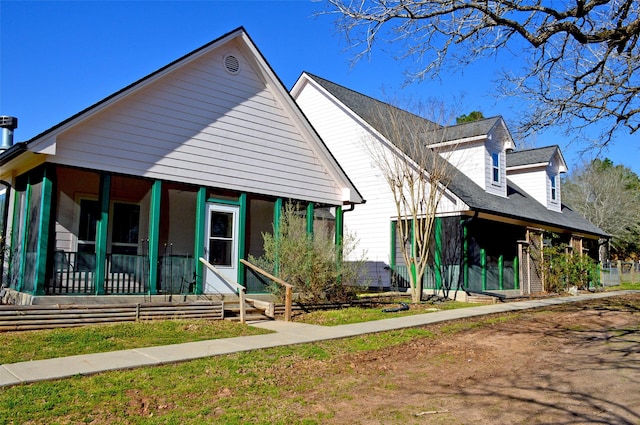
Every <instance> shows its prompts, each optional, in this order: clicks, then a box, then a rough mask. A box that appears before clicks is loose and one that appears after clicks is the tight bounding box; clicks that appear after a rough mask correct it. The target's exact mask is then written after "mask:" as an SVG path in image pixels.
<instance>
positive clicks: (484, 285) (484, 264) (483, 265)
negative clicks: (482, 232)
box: [480, 248, 487, 291]
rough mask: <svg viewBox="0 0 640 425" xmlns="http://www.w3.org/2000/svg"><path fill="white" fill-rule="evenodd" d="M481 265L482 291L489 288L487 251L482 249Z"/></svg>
mask: <svg viewBox="0 0 640 425" xmlns="http://www.w3.org/2000/svg"><path fill="white" fill-rule="evenodd" d="M480 267H481V268H482V291H486V290H487V251H485V250H484V248H481V249H480Z"/></svg>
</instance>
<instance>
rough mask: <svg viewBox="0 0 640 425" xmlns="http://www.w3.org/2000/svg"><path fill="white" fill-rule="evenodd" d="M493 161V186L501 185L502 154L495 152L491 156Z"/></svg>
mask: <svg viewBox="0 0 640 425" xmlns="http://www.w3.org/2000/svg"><path fill="white" fill-rule="evenodd" d="M491 160H492V167H491V168H492V180H491V181H492V182H493V184H500V154H499V153H498V152H493V153H492V154H491Z"/></svg>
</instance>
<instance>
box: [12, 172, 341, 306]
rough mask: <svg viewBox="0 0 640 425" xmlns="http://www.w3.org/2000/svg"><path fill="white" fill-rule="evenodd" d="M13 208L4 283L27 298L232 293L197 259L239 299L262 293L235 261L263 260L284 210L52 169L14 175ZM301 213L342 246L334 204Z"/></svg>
mask: <svg viewBox="0 0 640 425" xmlns="http://www.w3.org/2000/svg"><path fill="white" fill-rule="evenodd" d="M11 200H12V202H11V203H10V204H11V205H12V209H11V210H12V211H11V214H10V215H9V217H10V220H9V223H10V224H9V226H8V229H9V230H8V233H7V234H8V235H10V241H11V243H10V248H9V250H8V254H9V255H8V256H7V258H6V261H5V263H4V266H3V267H2V269H3V284H4V285H5V286H8V287H9V288H10V289H12V290H14V291H17V292H19V293H22V294H26V295H29V296H35V297H42V296H55V297H61V296H72V297H78V296H81V297H84V296H94V297H95V296H127V295H139V296H146V297H155V296H164V297H172V296H173V295H179V296H183V297H186V296H189V295H198V296H202V295H210V296H216V295H218V296H223V295H225V294H236V289H235V288H231V287H229V286H225V285H224V284H220V282H217V283H216V282H212V279H213V280H215V279H216V276H213V275H212V274H211V273H209V272H208V271H207V270H206V269H205V268H204V267H203V266H202V264H201V263H200V262H199V261H197V259H199V258H205V259H207V261H209V262H210V263H211V264H215V266H216V267H217V268H218V269H220V270H221V271H222V272H223V273H224V274H225V277H226V278H228V279H229V280H230V281H233V282H237V283H240V284H241V285H243V286H244V287H246V289H247V293H250V294H261V293H267V292H268V291H267V286H268V285H269V284H270V283H271V282H270V281H269V280H268V279H265V278H264V277H263V276H259V275H258V274H257V273H255V272H253V271H252V270H251V269H250V268H248V267H245V266H244V264H243V263H242V262H241V261H240V260H243V259H246V258H248V257H249V256H250V255H253V256H255V257H260V256H261V255H262V254H263V238H262V234H263V233H269V232H272V231H273V229H274V226H277V225H278V222H279V217H280V210H281V209H282V206H283V203H284V202H285V200H283V199H282V198H275V197H268V196H264V195H257V194H249V193H242V192H234V191H229V190H224V189H215V188H208V187H199V186H194V185H188V184H183V183H175V182H165V181H160V180H150V179H145V178H139V177H132V176H124V175H119V174H113V173H106V172H96V171H91V170H85V169H79V168H75V167H68V166H60V165H53V164H43V165H42V166H40V167H37V168H36V169H34V170H31V171H30V172H28V173H25V174H24V175H21V176H19V177H18V178H17V179H16V184H15V186H14V187H13V188H12V190H11ZM299 205H300V214H301V215H302V216H304V217H306V219H307V223H308V226H307V227H308V229H309V231H310V232H313V228H314V221H319V220H322V221H323V222H327V221H331V224H330V226H331V227H330V228H331V229H332V230H333V231H334V232H335V237H336V240H339V239H340V238H341V235H342V225H341V215H342V208H341V207H340V206H328V205H319V204H314V203H312V202H308V201H306V202H304V201H299ZM336 223H337V224H336ZM27 298H28V297H27ZM80 302H81V303H84V302H85V301H84V300H82V301H80V300H78V301H76V303H80Z"/></svg>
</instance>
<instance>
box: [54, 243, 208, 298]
mask: <svg viewBox="0 0 640 425" xmlns="http://www.w3.org/2000/svg"><path fill="white" fill-rule="evenodd" d="M149 272H150V265H149V257H148V256H146V255H127V254H107V257H106V265H105V279H104V291H105V294H109V295H130V294H131V295H135V294H146V293H148V292H149V287H148V283H149ZM195 274H196V262H195V259H194V258H193V257H191V256H183V255H170V256H162V257H160V258H159V261H158V265H157V276H158V277H157V279H158V285H157V288H158V290H159V291H160V292H162V293H165V294H191V293H194V292H195V281H196V276H195ZM95 276H96V255H95V254H94V253H83V252H66V251H57V252H56V253H55V255H54V271H53V274H52V278H51V279H50V280H49V282H48V284H47V285H46V288H45V290H46V292H45V293H46V294H48V295H65V294H66V295H95V294H96V288H95V279H96V277H95Z"/></svg>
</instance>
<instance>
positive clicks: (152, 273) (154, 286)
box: [149, 180, 162, 295]
mask: <svg viewBox="0 0 640 425" xmlns="http://www.w3.org/2000/svg"><path fill="white" fill-rule="evenodd" d="M161 200H162V182H161V181H160V180H156V181H154V182H153V184H152V185H151V205H150V206H149V293H150V294H151V295H155V294H157V293H158V266H159V265H160V256H159V254H158V245H159V244H160V241H159V239H160V211H161V205H160V204H161Z"/></svg>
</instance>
